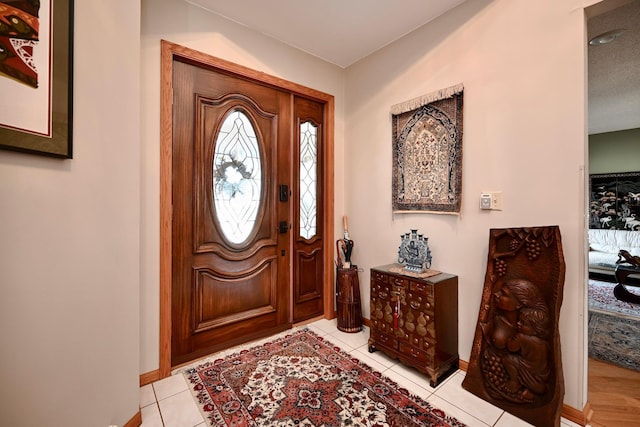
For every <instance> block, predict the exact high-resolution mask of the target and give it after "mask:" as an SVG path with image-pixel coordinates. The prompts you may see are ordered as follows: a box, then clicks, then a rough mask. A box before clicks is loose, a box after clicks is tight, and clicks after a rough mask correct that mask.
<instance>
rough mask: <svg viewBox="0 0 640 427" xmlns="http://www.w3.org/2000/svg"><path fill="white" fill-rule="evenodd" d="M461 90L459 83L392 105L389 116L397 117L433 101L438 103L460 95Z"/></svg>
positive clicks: (462, 87) (461, 85)
mask: <svg viewBox="0 0 640 427" xmlns="http://www.w3.org/2000/svg"><path fill="white" fill-rule="evenodd" d="M463 89H464V86H463V84H462V83H460V84H457V85H455V86H451V87H448V88H445V89H440V90H437V91H435V92H431V93H428V94H426V95H422V96H419V97H417V98H413V99H410V100H408V101H405V102H401V103H400V104H396V105H392V106H391V114H395V115H397V114H402V113H406V112H407V111H411V110H415V109H416V108H420V107H422V106H423V105H427V104H430V103H432V102H435V101H440V100H441V99H446V98H451V97H452V96H454V95H457V94H459V93H462V91H463Z"/></svg>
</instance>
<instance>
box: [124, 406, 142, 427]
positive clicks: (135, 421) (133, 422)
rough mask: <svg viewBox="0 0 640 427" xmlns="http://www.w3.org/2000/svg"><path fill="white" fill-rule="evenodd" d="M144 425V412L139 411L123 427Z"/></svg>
mask: <svg viewBox="0 0 640 427" xmlns="http://www.w3.org/2000/svg"><path fill="white" fill-rule="evenodd" d="M141 425H142V412H140V410H138V412H137V413H136V414H135V415H134V416H133V417H131V419H130V420H129V421H127V422H126V423H125V424H124V425H123V426H122V427H140V426H141Z"/></svg>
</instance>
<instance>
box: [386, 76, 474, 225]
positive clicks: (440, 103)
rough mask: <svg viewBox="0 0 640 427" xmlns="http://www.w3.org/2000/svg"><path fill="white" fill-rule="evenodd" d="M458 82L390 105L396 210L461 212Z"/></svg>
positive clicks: (460, 97) (393, 204) (459, 102)
mask: <svg viewBox="0 0 640 427" xmlns="http://www.w3.org/2000/svg"><path fill="white" fill-rule="evenodd" d="M462 95H463V86H462V84H459V85H456V86H452V87H449V88H446V89H442V90H440V91H437V92H434V93H431V94H428V95H424V96H421V97H418V98H415V99H412V100H409V101H407V102H403V103H401V104H396V105H394V106H392V107H391V115H392V132H393V135H392V141H393V170H392V173H393V178H392V197H393V201H392V206H393V211H394V212H415V211H422V212H434V213H448V214H458V213H460V204H461V198H462Z"/></svg>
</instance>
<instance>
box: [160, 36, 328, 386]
mask: <svg viewBox="0 0 640 427" xmlns="http://www.w3.org/2000/svg"><path fill="white" fill-rule="evenodd" d="M174 59H180V60H181V61H185V62H187V63H197V64H198V65H199V66H205V67H210V68H211V69H215V70H218V71H220V70H221V71H223V72H228V73H232V74H235V75H238V76H241V77H244V78H246V79H250V80H254V81H256V82H260V83H262V84H267V85H271V86H274V87H276V88H279V89H284V90H287V91H289V92H291V93H293V94H297V95H301V96H303V97H306V98H311V99H315V100H317V101H320V102H322V103H324V104H325V126H326V147H325V150H326V151H325V157H324V158H325V159H326V161H325V163H326V171H325V177H324V184H325V187H324V188H325V197H326V199H325V200H326V208H325V210H326V212H325V215H324V217H325V224H324V226H325V230H326V233H325V236H326V237H325V239H324V248H323V250H324V254H325V255H324V256H325V259H324V262H325V271H324V273H325V278H326V279H325V280H326V282H325V288H324V293H325V296H324V302H325V304H324V307H325V318H328V319H331V318H333V317H335V310H334V307H333V300H334V284H333V283H334V268H333V243H334V242H333V237H334V234H333V233H334V226H333V220H334V212H333V210H334V203H333V199H334V178H333V175H334V132H335V128H334V114H335V106H334V102H335V101H334V97H333V95H329V94H327V93H324V92H320V91H318V90H315V89H311V88H308V87H306V86H303V85H300V84H297V83H293V82H290V81H287V80H284V79H281V78H278V77H275V76H271V75H268V74H265V73H263V72H260V71H256V70H252V69H250V68H248V67H245V66H242V65H238V64H234V63H232V62H229V61H226V60H224V59H220V58H216V57H214V56H211V55H209V54H206V53H202V52H198V51H195V50H192V49H190V48H187V47H184V46H180V45H177V44H175V43H171V42H168V41H166V40H161V58H160V60H161V66H160V349H159V353H160V354H159V358H160V361H159V365H160V369H159V375H160V378H165V377H168V376H169V375H170V374H171V274H172V272H171V248H172V242H171V222H172V200H171V180H172V174H173V171H172V151H171V149H172V134H173V128H172V126H173V122H172V104H173V87H172V86H173V85H172V79H173V60H174Z"/></svg>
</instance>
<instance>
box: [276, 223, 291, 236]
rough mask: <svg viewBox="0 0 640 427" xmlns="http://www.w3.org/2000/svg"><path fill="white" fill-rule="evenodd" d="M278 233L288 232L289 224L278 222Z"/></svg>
mask: <svg viewBox="0 0 640 427" xmlns="http://www.w3.org/2000/svg"><path fill="white" fill-rule="evenodd" d="M278 231H279V232H280V234H284V233H286V232H287V231H289V223H288V222H287V221H280V223H279V224H278Z"/></svg>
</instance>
